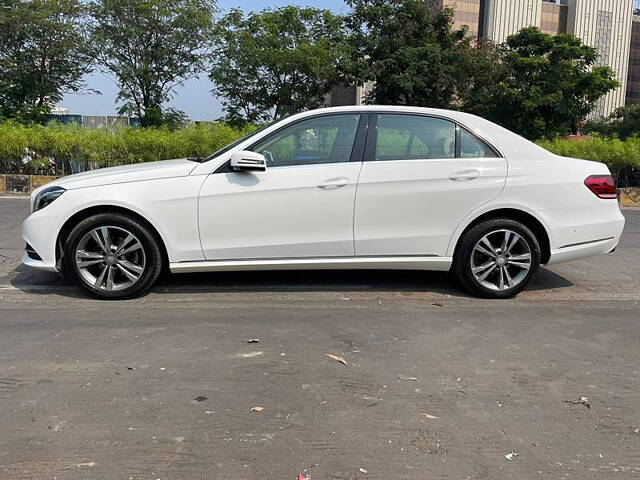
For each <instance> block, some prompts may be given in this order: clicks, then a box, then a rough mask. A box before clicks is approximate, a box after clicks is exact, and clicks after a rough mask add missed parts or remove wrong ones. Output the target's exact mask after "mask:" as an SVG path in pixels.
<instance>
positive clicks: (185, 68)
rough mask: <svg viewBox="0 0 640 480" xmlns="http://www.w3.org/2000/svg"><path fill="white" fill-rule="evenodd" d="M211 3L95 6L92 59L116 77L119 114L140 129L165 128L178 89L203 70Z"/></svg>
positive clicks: (99, 0) (140, 1)
mask: <svg viewBox="0 0 640 480" xmlns="http://www.w3.org/2000/svg"><path fill="white" fill-rule="evenodd" d="M214 10H215V4H214V3H213V0H96V1H94V2H93V3H92V4H91V11H92V17H93V21H92V36H93V42H94V45H95V50H94V52H93V56H94V58H95V60H96V62H97V63H98V64H99V65H100V66H101V67H102V68H103V69H104V70H105V71H106V72H108V73H111V74H112V75H114V76H115V78H116V80H117V82H118V86H119V87H120V92H119V94H118V101H119V102H121V103H122V105H121V108H120V113H121V114H130V115H131V114H132V115H135V116H137V117H138V118H139V119H140V123H141V124H142V125H143V126H154V125H161V124H163V123H165V120H166V116H167V115H170V116H171V117H175V114H176V112H175V111H172V112H168V111H166V110H165V109H163V104H164V103H165V102H167V101H168V100H170V99H171V98H172V96H173V91H174V89H175V88H176V87H177V86H180V85H182V84H183V82H184V81H185V80H187V79H189V78H192V77H194V76H195V75H197V74H198V73H200V72H202V71H203V69H204V65H205V61H206V55H205V52H204V50H205V49H206V47H207V45H208V41H209V36H210V31H211V27H212V24H213V13H214Z"/></svg>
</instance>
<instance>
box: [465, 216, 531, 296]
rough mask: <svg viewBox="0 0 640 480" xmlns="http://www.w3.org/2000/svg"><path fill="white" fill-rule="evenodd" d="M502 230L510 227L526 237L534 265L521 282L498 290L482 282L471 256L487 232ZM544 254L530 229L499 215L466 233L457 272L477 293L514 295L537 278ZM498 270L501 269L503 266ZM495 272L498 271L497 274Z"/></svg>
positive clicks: (471, 290) (472, 290)
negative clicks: (476, 274) (476, 272)
mask: <svg viewBox="0 0 640 480" xmlns="http://www.w3.org/2000/svg"><path fill="white" fill-rule="evenodd" d="M501 230H510V231H512V232H515V233H517V234H518V235H520V236H521V237H522V239H523V240H524V241H525V242H526V243H527V245H528V247H529V250H530V257H531V260H530V262H531V265H530V268H529V270H528V272H526V275H525V276H524V277H523V278H522V280H521V281H519V283H518V284H517V285H515V286H514V287H512V288H505V289H504V290H496V289H491V288H487V286H486V285H483V284H482V283H480V281H478V279H477V278H476V276H475V275H474V273H473V271H472V265H471V262H472V258H471V256H472V255H474V248H475V246H476V244H477V243H478V242H480V241H481V240H482V239H483V238H484V237H485V236H487V235H498V233H497V232H499V231H501ZM494 232H495V233H494ZM540 257H541V253H540V244H539V242H538V239H537V238H536V236H535V235H534V234H533V232H532V231H531V230H530V229H529V228H527V227H526V226H525V225H523V224H522V223H520V222H518V221H515V220H512V219H509V218H496V219H491V220H487V221H484V222H482V223H479V224H478V225H476V226H474V227H472V228H471V229H469V230H468V231H467V232H465V233H464V234H463V235H462V237H461V238H460V241H459V242H458V247H457V248H456V253H455V255H454V258H453V273H454V275H455V277H456V279H457V280H458V282H460V284H461V285H462V286H463V287H464V288H465V289H466V290H468V291H469V292H470V293H472V294H473V295H476V296H478V297H482V298H495V299H500V298H512V297H514V296H515V295H517V294H518V293H520V292H521V291H522V290H523V289H524V288H525V287H526V286H527V285H528V284H529V283H530V282H531V281H532V280H533V279H534V278H535V276H536V274H537V272H538V269H539V268H540ZM509 268H514V267H509ZM497 272H499V268H498V270H497ZM495 275H498V274H497V273H495Z"/></svg>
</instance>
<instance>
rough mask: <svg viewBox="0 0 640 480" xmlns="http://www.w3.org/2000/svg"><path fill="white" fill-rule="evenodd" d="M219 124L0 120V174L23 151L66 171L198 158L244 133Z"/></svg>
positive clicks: (12, 165)
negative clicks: (100, 125)
mask: <svg viewBox="0 0 640 480" xmlns="http://www.w3.org/2000/svg"><path fill="white" fill-rule="evenodd" d="M249 130H251V128H247V129H243V130H240V129H236V128H232V127H230V126H228V125H225V124H220V123H203V124H197V125H195V124H194V125H189V126H187V127H185V128H182V129H178V130H169V129H166V128H158V129H156V128H137V127H123V128H118V129H116V130H109V129H102V130H89V129H87V128H83V127H80V126H78V125H61V124H58V123H52V124H49V125H47V126H42V125H21V124H18V123H14V122H10V121H5V122H0V172H7V171H13V170H15V169H16V168H17V167H18V166H20V165H21V163H22V157H23V155H24V152H25V149H26V148H28V149H30V150H33V151H34V152H36V155H37V156H38V158H46V157H51V158H54V159H55V160H56V163H57V164H58V168H59V169H64V171H65V172H66V173H71V172H77V171H81V170H85V169H87V168H102V167H110V166H116V165H122V164H127V163H138V162H153V161H156V160H166V159H170V158H183V157H202V156H206V155H209V154H210V153H212V152H214V151H216V150H218V149H219V148H221V147H223V146H224V145H226V144H228V143H230V142H232V141H234V140H235V139H236V138H238V137H239V136H241V135H243V134H245V133H247V132H248V131H249Z"/></svg>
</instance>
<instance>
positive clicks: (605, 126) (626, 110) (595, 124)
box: [584, 104, 640, 140]
mask: <svg viewBox="0 0 640 480" xmlns="http://www.w3.org/2000/svg"><path fill="white" fill-rule="evenodd" d="M584 130H585V133H598V134H600V135H603V136H605V137H618V138H619V139H620V140H626V139H627V138H629V137H634V136H636V135H638V134H640V104H636V105H629V106H628V107H620V108H617V109H616V110H615V111H614V112H613V113H612V114H611V115H609V116H608V117H607V118H602V119H599V120H594V121H591V122H589V123H587V125H586V127H585V129H584Z"/></svg>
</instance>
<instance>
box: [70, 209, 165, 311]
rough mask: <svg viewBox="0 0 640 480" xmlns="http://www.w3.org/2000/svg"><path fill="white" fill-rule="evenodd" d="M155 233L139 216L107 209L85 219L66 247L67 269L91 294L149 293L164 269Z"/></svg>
mask: <svg viewBox="0 0 640 480" xmlns="http://www.w3.org/2000/svg"><path fill="white" fill-rule="evenodd" d="M162 258H163V257H162V251H161V250H160V245H159V242H158V240H157V239H156V236H155V235H154V233H153V232H152V231H151V230H150V229H149V227H147V226H146V225H145V224H143V223H142V222H140V221H139V220H138V219H136V218H134V217H131V216H128V215H124V214H120V213H104V214H98V215H94V216H92V217H89V218H86V219H84V220H82V221H81V222H80V223H78V225H76V226H75V228H74V229H73V230H72V231H71V233H70V234H69V237H68V239H67V242H66V244H65V247H64V259H63V261H64V271H65V273H66V274H67V275H68V276H69V277H70V278H71V280H72V281H73V282H74V283H75V284H76V285H78V286H79V287H80V288H81V289H83V290H84V291H85V292H87V293H88V294H89V295H91V296H94V297H98V298H103V299H125V298H132V297H136V296H139V295H142V294H144V293H146V292H147V291H148V290H149V289H150V288H151V287H152V286H153V284H154V283H155V282H156V280H157V279H158V276H159V275H160V272H161V271H162Z"/></svg>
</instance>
